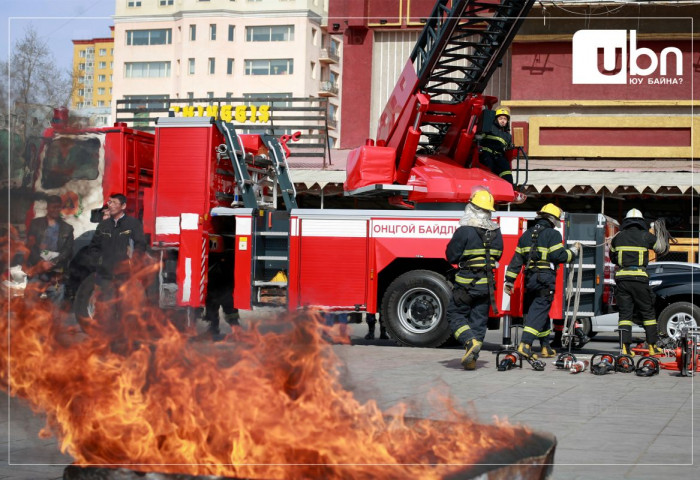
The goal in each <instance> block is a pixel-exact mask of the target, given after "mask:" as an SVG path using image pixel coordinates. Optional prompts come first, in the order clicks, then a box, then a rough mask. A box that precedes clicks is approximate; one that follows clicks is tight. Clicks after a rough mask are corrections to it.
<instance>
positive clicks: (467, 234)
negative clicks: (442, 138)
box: [445, 187, 503, 370]
mask: <svg viewBox="0 0 700 480" xmlns="http://www.w3.org/2000/svg"><path fill="white" fill-rule="evenodd" d="M494 210H495V209H494V206H493V196H492V195H491V193H490V192H489V191H488V190H487V189H485V188H483V187H480V188H478V189H477V190H476V191H474V192H473V193H472V195H471V198H470V200H469V203H468V204H467V206H466V207H465V209H464V215H463V216H462V218H461V219H460V220H459V225H460V226H459V228H457V230H456V231H455V233H454V234H453V235H452V239H451V240H450V242H449V243H448V244H447V248H446V250H445V257H446V258H447V260H448V261H449V262H450V263H451V264H453V265H458V266H459V271H458V272H457V274H456V275H455V282H454V286H453V288H452V299H451V300H450V304H449V305H448V307H447V321H448V322H449V324H450V328H451V329H452V332H453V335H454V337H455V338H456V339H457V341H459V342H460V343H461V344H462V345H463V346H464V347H465V350H466V351H465V353H464V356H463V357H462V366H463V367H464V368H465V369H466V370H474V369H475V368H476V359H477V358H478V356H479V351H480V350H481V345H482V344H483V342H484V337H485V336H486V324H487V321H488V316H489V305H492V306H493V308H494V310H495V309H496V308H495V300H494V291H495V280H494V269H495V268H496V262H497V261H498V260H499V259H500V258H501V254H502V253H503V237H502V236H501V230H500V228H499V225H498V224H497V223H495V222H493V221H491V212H493V211H494Z"/></svg>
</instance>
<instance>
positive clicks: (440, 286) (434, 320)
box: [382, 270, 451, 347]
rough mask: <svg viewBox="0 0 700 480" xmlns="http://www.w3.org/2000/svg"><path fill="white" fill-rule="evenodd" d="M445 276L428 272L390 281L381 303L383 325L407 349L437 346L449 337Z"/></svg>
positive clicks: (409, 273)
mask: <svg viewBox="0 0 700 480" xmlns="http://www.w3.org/2000/svg"><path fill="white" fill-rule="evenodd" d="M450 295H451V291H450V287H449V286H448V284H447V281H446V280H445V277H444V276H442V275H440V274H438V273H436V272H432V271H430V270H414V271H411V272H407V273H404V274H403V275H401V276H400V277H398V278H397V279H396V280H394V281H393V282H391V284H390V285H389V288H387V290H386V292H385V293H384V299H383V301H382V318H383V319H384V326H385V327H386V329H387V330H388V331H389V333H390V334H391V337H393V338H394V339H395V340H396V341H398V342H399V343H401V344H403V345H408V346H411V347H437V346H440V345H442V344H443V343H445V341H446V340H447V339H448V338H449V337H450V327H449V325H448V323H447V318H446V316H445V314H446V311H447V305H448V304H449V302H450Z"/></svg>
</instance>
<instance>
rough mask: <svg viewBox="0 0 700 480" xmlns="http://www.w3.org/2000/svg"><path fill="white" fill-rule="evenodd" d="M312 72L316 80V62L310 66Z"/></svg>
mask: <svg viewBox="0 0 700 480" xmlns="http://www.w3.org/2000/svg"><path fill="white" fill-rule="evenodd" d="M310 67H311V68H310V70H311V78H316V62H311V65H310Z"/></svg>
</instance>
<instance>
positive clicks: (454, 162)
mask: <svg viewBox="0 0 700 480" xmlns="http://www.w3.org/2000/svg"><path fill="white" fill-rule="evenodd" d="M449 3H450V2H449V1H448V0H438V1H437V3H436V5H435V7H434V9H433V11H432V14H431V16H430V18H429V19H428V20H427V22H426V24H425V27H424V29H423V31H422V33H421V35H420V37H419V39H418V41H417V43H416V45H415V47H414V49H413V52H412V53H411V56H410V58H409V60H408V62H407V63H406V66H405V67H404V69H403V72H402V73H401V75H400V77H399V79H398V81H397V82H396V86H395V88H394V90H393V92H392V94H391V96H390V97H389V100H388V101H387V105H386V107H385V108H384V111H383V113H382V115H381V116H380V119H379V125H378V129H377V136H376V140H368V142H367V144H366V145H363V146H361V147H359V148H357V149H355V150H353V151H352V152H351V153H350V154H349V156H348V166H347V169H348V179H347V181H346V183H345V190H346V194H348V195H388V196H389V199H390V203H393V204H395V205H399V206H404V207H408V208H414V207H415V208H418V207H420V206H421V204H422V206H423V208H426V207H429V206H430V205H429V204H431V203H432V204H435V203H453V202H458V203H463V202H466V201H467V200H468V199H469V195H470V193H471V190H472V188H473V187H475V186H477V185H485V186H488V187H489V189H490V190H491V193H492V194H493V196H494V198H495V200H496V201H497V202H501V203H506V202H522V201H524V200H525V197H524V195H523V194H522V193H520V192H518V191H517V190H516V189H515V188H514V186H513V185H512V184H510V183H509V182H507V181H505V180H503V179H501V178H499V177H498V176H497V175H494V174H492V173H491V172H490V171H488V170H487V169H485V167H484V168H475V167H478V166H479V160H478V148H477V145H476V143H475V138H476V136H477V133H479V131H480V128H481V126H482V124H484V122H485V121H487V120H485V119H489V120H491V119H493V112H492V110H491V108H492V107H493V106H494V104H495V103H496V102H497V101H498V99H497V98H496V97H492V96H484V95H483V92H484V89H485V88H486V85H487V83H488V81H489V79H490V78H491V76H492V75H493V73H494V71H495V70H496V69H497V68H498V66H499V64H500V62H501V60H502V58H503V56H504V55H505V53H506V52H507V50H508V47H509V46H510V44H511V42H512V41H513V38H514V37H515V34H516V33H517V31H518V29H519V28H520V26H521V24H522V22H523V20H524V19H525V17H526V16H527V14H528V12H529V11H530V8H531V7H532V4H533V3H534V0H502V1H498V0H486V1H477V0H454V1H452V2H451V6H448V4H449ZM487 112H488V114H487ZM489 114H490V115H489Z"/></svg>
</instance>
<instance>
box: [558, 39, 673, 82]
mask: <svg viewBox="0 0 700 480" xmlns="http://www.w3.org/2000/svg"><path fill="white" fill-rule="evenodd" d="M629 36H630V39H629V76H630V77H632V76H640V77H643V76H648V75H651V74H652V73H654V72H656V70H657V68H659V67H660V70H659V73H660V74H661V75H662V76H665V75H666V71H667V64H668V58H669V56H670V54H674V55H675V62H676V75H678V76H681V75H683V54H682V53H681V51H680V50H679V49H678V48H675V47H667V48H664V49H663V50H661V53H660V54H659V55H658V56H657V54H656V53H655V52H654V51H653V50H651V49H650V48H637V31H636V30H630V32H629ZM600 52H602V53H603V64H602V65H599V63H598V55H599V53H600ZM627 56H628V49H627V30H579V31H577V32H576V33H575V34H574V38H573V53H572V72H573V79H572V81H573V83H574V84H608V85H614V84H618V85H624V84H627V76H628V72H627ZM642 57H646V58H647V59H648V60H647V61H646V62H644V63H649V65H648V66H646V67H640V66H639V59H640V58H642ZM630 80H632V79H631V78H630ZM640 82H641V79H640V80H639V81H636V82H632V83H640Z"/></svg>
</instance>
